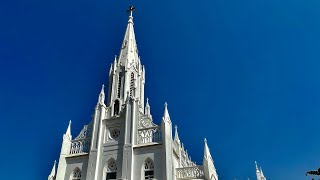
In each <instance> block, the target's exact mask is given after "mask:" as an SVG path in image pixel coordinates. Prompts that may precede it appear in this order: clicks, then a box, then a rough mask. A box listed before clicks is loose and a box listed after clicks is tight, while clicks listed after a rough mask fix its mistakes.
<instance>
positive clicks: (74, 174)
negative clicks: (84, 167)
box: [71, 168, 81, 180]
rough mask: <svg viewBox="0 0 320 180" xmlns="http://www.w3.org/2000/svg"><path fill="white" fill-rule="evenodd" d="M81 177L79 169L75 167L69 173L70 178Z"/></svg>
mask: <svg viewBox="0 0 320 180" xmlns="http://www.w3.org/2000/svg"><path fill="white" fill-rule="evenodd" d="M80 179H81V170H80V169H79V168H75V169H74V170H73V172H72V174H71V180H80Z"/></svg>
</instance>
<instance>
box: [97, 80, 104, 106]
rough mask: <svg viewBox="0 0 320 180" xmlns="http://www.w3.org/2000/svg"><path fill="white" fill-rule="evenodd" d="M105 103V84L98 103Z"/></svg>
mask: <svg viewBox="0 0 320 180" xmlns="http://www.w3.org/2000/svg"><path fill="white" fill-rule="evenodd" d="M104 101H105V94H104V84H102V87H101V91H100V94H99V100H98V103H100V104H104Z"/></svg>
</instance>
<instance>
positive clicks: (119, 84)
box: [118, 72, 122, 98]
mask: <svg viewBox="0 0 320 180" xmlns="http://www.w3.org/2000/svg"><path fill="white" fill-rule="evenodd" d="M121 77H122V73H121V72H120V73H119V77H118V98H120V93H121Z"/></svg>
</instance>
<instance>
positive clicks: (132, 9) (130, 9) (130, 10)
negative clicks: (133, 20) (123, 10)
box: [127, 5, 136, 17]
mask: <svg viewBox="0 0 320 180" xmlns="http://www.w3.org/2000/svg"><path fill="white" fill-rule="evenodd" d="M135 9H136V8H135V7H133V6H132V5H131V6H130V7H129V9H128V10H127V12H129V13H130V17H132V12H133V11H134V10H135Z"/></svg>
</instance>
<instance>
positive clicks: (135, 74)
mask: <svg viewBox="0 0 320 180" xmlns="http://www.w3.org/2000/svg"><path fill="white" fill-rule="evenodd" d="M134 9H135V8H133V7H132V6H131V7H130V9H129V10H128V11H129V12H130V15H129V18H128V24H127V29H126V32H125V35H124V39H123V42H122V46H121V49H120V53H119V56H118V57H116V58H115V61H114V63H113V66H111V69H110V72H111V73H110V78H109V81H110V82H109V86H110V87H109V96H108V97H109V100H108V104H107V105H108V106H111V109H112V111H111V116H115V115H118V114H119V113H120V112H119V111H121V109H120V107H121V105H122V104H124V103H125V100H126V95H127V93H129V96H130V97H132V98H134V99H136V100H138V101H139V110H140V112H143V110H144V84H145V72H144V67H143V66H142V65H141V61H140V57H139V55H138V52H139V51H138V48H137V43H136V38H135V33H134V28H133V16H132V11H133V10H134Z"/></svg>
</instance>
